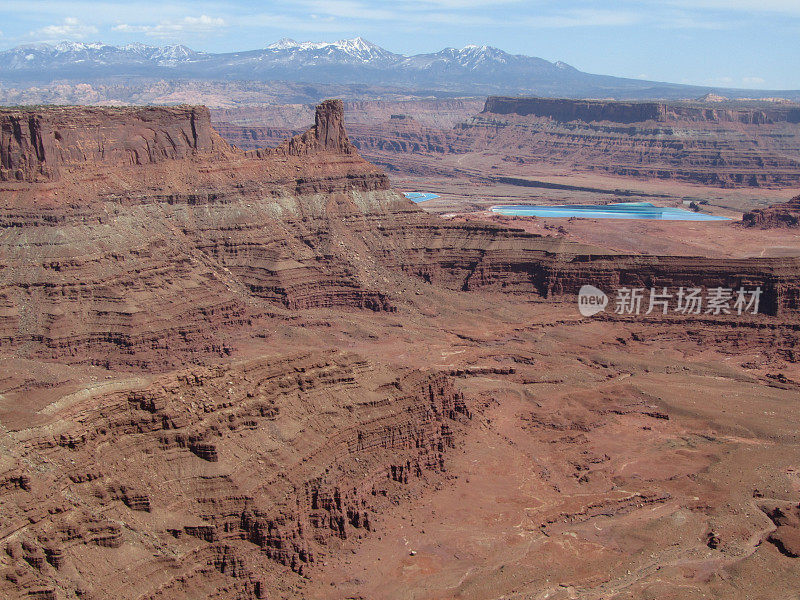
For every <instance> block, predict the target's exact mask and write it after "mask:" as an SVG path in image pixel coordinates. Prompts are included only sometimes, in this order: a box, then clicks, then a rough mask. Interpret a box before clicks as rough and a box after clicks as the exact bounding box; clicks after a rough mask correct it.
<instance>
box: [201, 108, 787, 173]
mask: <svg viewBox="0 0 800 600" xmlns="http://www.w3.org/2000/svg"><path fill="white" fill-rule="evenodd" d="M378 104H379V106H377V107H376V106H373V103H360V104H358V107H359V111H361V113H360V115H361V116H360V117H359V118H357V119H354V122H353V123H352V124H349V126H348V130H349V132H350V137H351V139H352V141H353V144H354V145H355V146H356V147H357V148H358V149H359V150H360V151H361V152H362V153H363V154H364V156H366V157H367V158H369V160H371V161H372V162H375V163H377V164H380V165H382V166H384V167H385V168H386V169H388V170H390V171H397V172H400V173H409V174H429V175H437V174H445V175H449V176H454V175H455V176H463V173H458V171H459V168H458V167H454V166H453V164H451V163H453V161H449V162H448V161H445V164H443V161H442V160H441V159H442V157H446V156H447V155H451V154H471V155H472V156H473V157H474V159H470V161H468V162H469V163H475V164H485V165H486V166H485V169H488V168H490V167H491V168H494V169H498V168H499V169H502V167H503V165H504V163H506V164H508V165H510V167H511V168H512V170H515V172H517V173H518V172H519V170H520V168H526V167H527V166H528V165H530V167H531V168H532V169H535V170H536V171H537V172H538V171H546V172H550V171H555V172H564V173H568V174H572V173H581V172H596V173H603V174H610V175H616V176H623V177H636V178H644V179H661V180H678V181H687V182H691V183H698V184H702V185H710V186H719V187H773V188H795V187H797V186H798V185H800V106H797V105H794V104H777V103H763V102H762V103H751V104H748V103H739V102H735V103H734V102H683V103H678V102H674V103H665V102H617V101H596V100H567V99H551V98H506V97H490V98H488V99H487V100H486V102H485V105H484V107H483V110H482V111H480V112H477V110H476V111H475V112H474V113H472V114H468V113H467V112H465V111H466V109H468V108H470V107H473V106H474V101H471V102H467V101H461V104H457V105H453V106H444V107H442V111H443V113H444V117H443V118H441V119H439V120H437V119H436V118H435V114H434V113H435V111H432V109H431V107H430V106H427V105H425V104H424V101H416V102H407V103H386V104H387V105H386V106H383V105H382V104H381V103H378ZM417 105H420V106H417ZM289 108H291V107H275V108H261V109H258V110H256V109H230V110H226V111H215V113H214V115H215V117H214V118H215V120H217V121H219V122H220V124H219V126H220V131H221V132H222V133H223V135H224V136H225V138H226V139H227V140H229V141H230V142H231V143H234V144H236V145H238V146H240V147H241V148H245V149H253V148H256V147H258V146H259V144H263V145H267V146H275V145H277V144H278V143H280V137H281V136H282V135H287V134H290V133H294V130H293V128H292V127H288V126H287V125H288V124H289V122H288V121H287V119H286V118H285V117H284V113H285V112H286V111H288V110H289ZM475 113H477V114H475ZM459 115H460V116H461V117H462V118H461V119H460V121H455V117H457V116H459ZM457 164H459V165H460V164H461V162H459V163H457ZM476 174H477V171H476Z"/></svg>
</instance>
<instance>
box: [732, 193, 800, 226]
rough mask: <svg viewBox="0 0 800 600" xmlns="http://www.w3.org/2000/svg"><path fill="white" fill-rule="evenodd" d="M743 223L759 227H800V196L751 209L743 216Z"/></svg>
mask: <svg viewBox="0 0 800 600" xmlns="http://www.w3.org/2000/svg"><path fill="white" fill-rule="evenodd" d="M742 225H744V226H745V227H755V228H758V229H774V228H781V227H791V228H794V227H800V196H796V197H794V198H792V199H791V200H789V201H788V202H782V203H780V204H773V205H772V206H769V207H767V208H757V209H755V210H751V211H750V212H748V213H745V214H744V215H743V216H742Z"/></svg>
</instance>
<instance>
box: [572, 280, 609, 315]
mask: <svg viewBox="0 0 800 600" xmlns="http://www.w3.org/2000/svg"><path fill="white" fill-rule="evenodd" d="M606 306H608V296H606V293H605V292H604V291H603V290H599V289H597V288H596V287H594V286H593V285H584V286H582V287H581V289H580V291H579V292H578V310H579V311H580V312H581V314H582V315H583V316H584V317H591V316H593V315H596V314H597V313H599V312H603V311H604V310H605V309H606Z"/></svg>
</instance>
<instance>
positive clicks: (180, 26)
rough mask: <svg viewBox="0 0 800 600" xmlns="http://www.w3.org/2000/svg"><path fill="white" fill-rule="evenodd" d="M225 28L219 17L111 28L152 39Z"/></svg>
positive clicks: (192, 18)
mask: <svg viewBox="0 0 800 600" xmlns="http://www.w3.org/2000/svg"><path fill="white" fill-rule="evenodd" d="M225 26H226V23H225V19H223V18H221V17H209V16H208V15H200V16H199V17H184V18H183V19H180V20H177V21H161V22H160V23H157V24H155V25H131V24H128V23H121V24H119V25H115V26H114V27H112V29H113V30H114V31H120V32H123V33H143V34H145V35H148V36H152V37H171V36H174V35H178V34H182V33H211V32H213V31H218V30H219V29H222V28H224V27H225Z"/></svg>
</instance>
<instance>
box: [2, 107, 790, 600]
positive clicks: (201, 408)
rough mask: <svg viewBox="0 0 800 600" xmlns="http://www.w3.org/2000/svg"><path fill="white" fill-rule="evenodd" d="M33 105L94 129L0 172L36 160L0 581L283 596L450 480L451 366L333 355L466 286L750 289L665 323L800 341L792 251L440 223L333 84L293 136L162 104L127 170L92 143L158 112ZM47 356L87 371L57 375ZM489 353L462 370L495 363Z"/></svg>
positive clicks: (12, 345)
mask: <svg viewBox="0 0 800 600" xmlns="http://www.w3.org/2000/svg"><path fill="white" fill-rule="evenodd" d="M50 110H51V109H47V110H45V111H44V112H42V113H39V112H38V111H39V109H31V110H30V111H28V112H27V113H24V114H23V121H24V122H31V121H33V122H35V121H36V120H37V119H44V120H46V118H54V116H53V115H61V118H62V119H63V121H64V123H73V122H77V120H78V119H79V118H85V119H89V121H88V122H87V123H85V131H82V132H79V131H77V130H76V132H75V133H74V135H73V134H70V135H73V137H72V138H71V139H75V140H88V139H90V136H91V135H99V136H101V138H102V139H100V140H99V142H97V143H96V144H94V146H92V145H91V144H89V145H87V144H88V142H82V144H84V145H85V147H86V150H85V151H82V152H81V153H79V154H70V155H67V154H63V155H62V154H58V153H56V154H55V156H60V157H61V158H59V159H58V160H55V159H53V161H52V162H48V160H47V159H48V158H49V157H50V156H53V155H50V154H48V152H49V150H48V151H45V152H44V153H41V152H39V150H37V143H32V144H28V145H27V146H26V145H24V144H23V143H21V141H20V140H23V139H26V138H24V136H22V135H20V136H16V134H14V135H12V138H13V139H14V140H17V142H19V143H17V142H15V143H17V145H16V146H14V148H15V150H14V152H15V153H16V154H14V156H16V157H18V158H15V159H14V160H15V161H16V162H15V163H14V164H16V165H19V164H23V163H24V164H27V165H34V167H31V170H29V171H27V173H29V175H30V176H28V175H25V176H23V177H22V178H17V177H16V176H14V177H13V178H12V179H11V180H8V181H3V182H0V352H2V355H3V359H4V361H8V364H9V365H10V366H9V368H8V370H7V371H4V372H3V374H2V381H3V385H4V388H3V397H2V401H3V406H2V409H3V417H4V418H3V424H2V427H0V447H1V448H2V449H3V452H2V453H0V539H1V540H2V542H3V543H2V546H0V595H2V596H4V597H5V596H10V597H15V596H20V597H33V598H42V599H48V600H49V599H54V598H63V597H66V598H70V597H80V598H98V599H102V598H109V599H110V598H115V599H116V598H130V599H131V600H133V598H136V599H140V598H149V599H152V600H156V599H164V600H167V599H169V600H173V599H177V600H180V599H183V598H186V599H187V600H188V599H190V598H192V599H194V598H205V597H209V598H212V597H237V598H242V599H243V600H250V599H253V598H265V597H273V598H274V597H298V596H302V592H299V591H298V589H299V587H298V586H300V585H301V583H302V582H303V577H305V576H306V575H309V574H310V573H313V569H314V568H315V566H316V565H318V564H320V563H321V562H324V561H325V560H326V557H329V556H332V555H336V554H341V553H343V549H345V548H349V547H348V546H346V544H347V543H349V541H351V540H354V539H358V538H359V537H360V536H366V535H371V534H372V532H374V531H375V530H376V529H378V532H377V535H380V530H379V523H380V518H379V515H381V514H382V511H385V510H387V509H391V507H393V506H395V505H396V504H397V503H400V502H401V501H403V500H404V499H408V498H410V497H412V496H413V494H414V493H415V491H414V490H415V489H416V486H417V485H420V486H421V485H422V484H425V485H427V486H429V487H433V486H435V485H436V484H437V483H438V482H441V481H443V480H444V479H445V478H446V477H447V476H448V474H447V472H446V470H447V452H448V450H449V449H452V448H453V447H457V446H458V444H459V439H460V434H462V433H464V432H466V431H469V430H470V427H471V425H470V422H471V402H472V401H471V400H469V399H466V398H465V397H464V395H463V393H462V392H461V391H460V390H458V389H456V387H455V386H454V383H453V381H452V380H451V377H450V375H448V374H445V373H443V372H442V371H446V373H450V372H451V371H450V367H436V368H433V369H431V370H424V371H423V370H419V369H414V368H410V367H391V366H387V365H386V364H379V363H377V362H373V361H370V360H367V359H365V358H363V357H362V356H361V355H359V354H358V353H349V352H348V353H345V352H339V351H326V350H325V349H324V348H326V347H329V346H330V345H334V344H342V343H343V342H342V340H346V342H345V343H347V344H352V345H353V346H358V344H361V343H362V340H364V339H373V338H377V337H378V336H377V334H376V333H375V331H380V330H379V329H376V330H370V329H369V328H368V327H369V326H370V325H371V324H372V323H373V322H377V321H380V322H381V323H382V325H383V326H384V327H386V328H389V327H391V328H392V329H393V330H396V331H398V332H403V333H402V335H406V334H408V333H410V332H411V331H412V329H413V327H415V326H416V327H420V330H421V331H423V332H427V331H429V330H428V329H426V328H427V327H434V326H436V324H435V323H433V322H428V321H425V319H426V318H428V314H429V311H439V310H441V311H442V314H443V315H446V317H447V318H450V317H452V315H453V314H454V313H456V312H457V311H460V310H461V309H460V306H459V305H458V299H461V298H463V297H465V295H467V294H469V295H470V296H468V297H470V298H475V304H473V305H472V306H473V307H480V308H483V307H485V305H486V304H487V303H491V302H492V300H493V299H494V300H496V299H497V298H498V297H499V294H505V295H506V297H509V296H512V295H516V296H518V297H519V299H520V301H521V303H522V304H524V305H529V304H531V303H565V304H566V303H568V304H569V305H570V306H571V307H572V308H573V309H574V302H575V294H576V292H577V290H578V289H579V288H580V286H581V285H583V284H586V283H588V284H593V285H596V286H598V287H601V288H604V289H606V290H607V291H612V289H613V288H614V287H616V286H622V285H626V286H635V287H643V288H650V287H661V286H666V287H670V288H675V287H678V286H684V287H702V288H705V289H708V288H711V287H716V286H724V287H730V288H734V289H736V288H738V287H740V286H743V287H745V288H748V289H752V288H754V287H756V286H760V287H761V288H762V290H763V296H762V301H761V308H762V314H760V315H745V316H743V317H741V318H740V317H738V316H736V315H731V316H726V315H719V316H716V315H712V316H707V315H701V316H698V317H697V318H693V319H691V320H690V319H688V318H678V319H675V320H673V321H672V322H671V324H672V325H673V326H674V328H669V326H667V327H665V328H664V329H663V330H660V331H662V333H663V332H666V333H665V335H672V332H675V331H677V332H679V334H680V335H687V336H694V338H696V339H698V340H700V341H702V340H722V341H724V342H726V343H727V342H730V343H732V344H746V343H750V342H751V341H752V340H756V342H755V343H757V344H759V345H760V346H764V347H768V348H770V351H771V352H775V353H780V354H781V356H786V357H787V360H792V361H797V360H800V356H797V354H796V347H797V344H798V335H797V331H798V329H800V327H798V318H799V317H800V259H796V258H781V259H777V258H775V259H766V258H765V259H748V260H723V259H707V258H700V257H690V258H679V257H665V256H641V255H633V254H627V255H626V254H616V253H612V252H608V251H603V250H602V249H599V248H593V247H588V246H583V245H580V244H575V243H570V242H567V241H564V240H563V239H557V238H551V237H544V236H538V235H532V234H528V233H525V232H522V231H519V230H513V229H508V228H503V227H498V226H494V225H490V224H478V223H458V222H453V221H447V220H444V219H440V218H438V217H435V216H432V215H429V214H427V213H425V212H424V211H422V210H421V209H419V207H418V206H416V205H415V204H413V203H412V202H410V201H408V200H406V199H405V198H404V197H403V196H402V195H400V194H398V193H396V192H395V191H393V190H391V189H390V188H389V185H388V180H387V178H386V175H385V174H384V173H383V172H381V171H380V170H379V169H377V168H376V167H375V166H373V165H371V164H369V163H367V162H366V161H364V160H363V159H362V158H361V156H360V155H359V153H358V152H357V150H356V148H355V146H354V145H353V144H352V143H351V142H350V141H349V137H348V134H347V132H346V131H345V129H344V126H343V114H342V112H343V105H342V104H341V103H340V102H337V101H331V102H325V103H323V104H321V105H320V106H319V107H318V109H317V113H316V119H315V124H314V126H313V127H312V128H311V129H309V130H307V131H306V132H304V133H301V134H298V135H296V136H294V137H292V138H291V139H289V140H286V141H284V142H283V143H282V144H280V145H279V146H278V147H277V148H273V149H261V150H249V151H244V150H241V149H237V148H233V147H230V146H228V145H227V144H224V143H222V142H219V141H218V139H217V137H216V133H215V132H214V131H213V130H208V131H207V133H198V126H197V125H195V134H192V133H191V132H192V126H191V123H192V118H191V115H192V114H195V115H202V114H203V111H202V109H188V108H187V109H176V112H168V115H169V116H168V117H165V122H164V125H163V129H162V128H161V126H160V125H159V124H158V122H153V123H150V125H148V129H147V130H148V131H150V132H151V133H149V134H147V135H148V136H150V137H149V138H147V139H153V140H171V141H170V142H159V144H157V145H153V144H150V145H147V144H146V145H145V146H144V147H146V148H149V149H151V150H152V149H155V148H159V150H158V151H155V150H153V152H151V153H149V154H147V156H148V159H147V160H139V161H135V160H130V159H131V156H132V155H131V154H130V153H125V152H122V153H120V152H116V151H115V150H113V149H111V146H110V144H113V145H114V146H115V147H116V146H117V145H118V144H117V141H118V140H121V139H128V138H127V137H126V136H129V135H133V136H134V137H133V138H132V139H136V140H138V139H139V137H136V136H137V135H138V134H135V135H134V134H132V133H126V132H134V131H138V130H139V128H141V127H144V125H143V124H142V123H143V122H144V121H143V119H144V117H143V116H142V114H151V113H147V110H149V109H147V110H144V109H142V110H144V113H142V112H140V109H119V110H117V109H111V110H110V111H109V115H112V116H114V118H115V119H118V120H117V121H115V123H116V124H115V125H114V126H113V127H112V126H109V127H105V126H102V127H101V126H100V125H103V124H104V123H106V122H107V119H106V117H103V116H102V111H101V112H100V113H97V115H99V116H97V121H96V125H97V126H95V125H92V123H93V122H92V121H91V120H90V117H91V115H92V114H95V113H94V112H92V111H89V112H86V111H85V110H84V109H81V108H74V109H69V108H60V109H52V110H53V111H56V112H52V113H51V112H49V111H50ZM71 111H72V112H74V113H75V116H74V118H73V117H71V116H70V115H71ZM179 114H183V115H184V117H183V118H181V119H178V118H177V115H179ZM120 115H121V116H120ZM186 115H189V120H188V127H189V128H188V129H186V127H187V121H186V119H185V117H186ZM173 116H174V117H175V119H177V120H173ZM108 119H111V117H108ZM111 120H112V121H113V120H114V119H111ZM396 121H398V122H403V126H411V125H410V124H409V123H408V122H407V121H409V120H407V119H396ZM202 129H203V128H202V127H199V130H202ZM61 130H62V128H61V125H60V124H59V123H56V122H55V121H53V131H54V132H55V131H59V132H60V131H61ZM181 131H182V132H184V133H185V134H186V135H185V137H181V136H180V135H178V133H177V132H181ZM92 132H94V133H92ZM37 135H38V134H37ZM106 135H108V136H111V137H110V138H109V139H108V140H106V139H105V138H103V136H106ZM181 135H183V134H181ZM30 139H33V140H36V139H42V140H44V139H49V138H47V136H44V137H42V136H39V137H36V136H33V137H32V138H30ZM52 139H53V140H55V139H56V138H55V135H54V134H53V138H52ZM62 139H64V135H62ZM181 139H182V140H183V143H179V140H181ZM173 142H174V143H173ZM131 143H133V142H131ZM136 143H139V142H136ZM142 143H143V142H142ZM41 145H44V143H43V142H42V144H41ZM4 147H8V146H7V145H6V146H4ZM90 147H97V148H101V149H102V148H108V150H107V151H102V152H101V151H98V152H97V153H92V152H89V150H88V148H90ZM11 154H12V153H9V154H8V156H11ZM41 156H44V160H40V157H41ZM36 161H38V162H36ZM105 161H109V162H105ZM43 165H44V166H43ZM50 165H57V166H58V167H59V168H58V172H57V173H56V174H53V173H50V174H47V173H44V172H43V171H46V170H47V168H49V167H50ZM45 167H47V168H45ZM26 177H27V179H29V180H26ZM480 294H485V295H483V296H481V295H480ZM442 298H445V299H446V300H455V302H453V303H452V305H449V304H448V305H446V303H445V301H443V300H442ZM421 306H422V308H420V307H421ZM557 308H560V307H557ZM448 311H449V312H448ZM475 311H476V312H475V313H474V314H479V310H478V309H475ZM609 312H610V311H609ZM554 314H555V313H554ZM560 314H562V315H563V314H566V313H565V312H564V311H561V312H560ZM570 314H574V310H573V311H572V312H571V313H570ZM365 315H367V316H368V317H369V318H365ZM464 318H465V319H467V320H474V319H475V317H474V315H473V314H472V313H468V314H467V315H466V316H464ZM548 318H549V316H548ZM576 318H577V317H576ZM599 318H608V319H613V318H615V317H614V316H613V315H611V314H608V315H606V316H605V317H599ZM444 319H445V318H444V317H443V320H444ZM665 320H667V319H662V318H661V317H660V316H659V317H655V318H654V319H653V321H652V323H653V324H654V327H653V330H654V331H655V330H657V328H658V327H659V326H660V325H663V324H664V323H663V321H665ZM690 322H691V325H687V324H688V323H690ZM312 323H316V325H313V324H312ZM365 323H366V324H367V326H365V325H364V324H365ZM407 323H410V324H411V325H410V326H409V328H408V329H407V330H404V327H405V326H406V324H407ZM649 323H650V322H645V321H644V317H643V322H642V323H641V325H640V326H641V327H642V328H646V327H648V326H649ZM420 324H422V325H420ZM540 325H541V327H542V330H543V331H544V330H545V329H544V328H546V327H548V326H549V325H550V323H549V322H546V323H543V324H540ZM668 325H669V324H668ZM362 327H364V330H362ZM479 327H480V324H479V325H478V328H479ZM514 327H518V324H515V325H514ZM309 330H310V331H309ZM327 330H330V333H325V331H327ZM420 330H418V334H419V331H420ZM518 333H519V330H518V329H514V330H512V329H509V330H508V331H507V332H504V333H503V335H504V336H506V335H508V336H513V337H515V338H516V337H517V336H518ZM398 335H401V334H398ZM446 335H447V336H448V337H450V336H453V337H455V336H454V335H453V333H452V332H451V331H450V329H449V328H448V330H447V332H446ZM615 335H616V334H615ZM675 335H678V334H675ZM694 338H693V339H694ZM408 339H409V340H413V338H408ZM520 339H523V338H520ZM541 339H543V340H546V339H547V334H546V333H542V338H541ZM374 343H383V340H378V341H376V342H374ZM407 343H409V344H411V343H413V342H412V341H408V342H407ZM525 343H528V342H527V341H525ZM590 344H592V345H593V344H594V340H591V341H590ZM256 345H257V348H258V353H257V354H256V357H254V356H253V354H250V355H248V354H247V352H248V350H251V351H252V348H253V347H256ZM312 345H313V348H314V351H298V350H297V347H303V348H308V347H311V346H312ZM442 347H443V348H444V347H446V345H445V346H442ZM448 347H449V346H448ZM383 351H384V352H386V353H387V354H389V355H390V356H391V353H393V352H395V351H396V346H393V345H391V343H389V344H387V346H386V348H384V349H383ZM436 352H439V350H438V349H437V350H436ZM254 354H255V353H254ZM432 356H433V355H432ZM440 356H442V357H444V356H445V354H444V352H442V353H441V355H440ZM481 356H483V355H481ZM542 357H546V352H543V354H542ZM521 360H528V359H521ZM530 360H533V359H530ZM536 360H537V361H538V360H539V358H538V357H537V358H536ZM388 362H391V363H392V364H394V362H393V358H390V360H389V361H388ZM430 364H437V365H438V364H439V363H430ZM525 364H529V365H530V364H532V363H531V362H528V363H525ZM20 365H21V366H20ZM426 368H427V367H426ZM536 368H537V369H538V368H540V367H539V366H538V363H537V366H536ZM59 369H60V370H61V372H62V373H72V372H74V371H81V370H85V371H81V372H82V373H89V374H90V376H88V375H87V379H86V381H88V382H89V383H88V384H87V385H81V386H73V384H72V383H71V382H70V383H69V386H68V391H66V392H65V389H67V388H65V387H63V386H62V387H61V388H60V390H56V389H55V383H52V381H53V379H51V378H50V375H51V374H52V373H53V372H56V371H58V370H59ZM488 369H489V370H487V371H483V370H481V369H477V370H473V371H470V370H466V371H463V372H462V374H463V373H474V374H475V375H481V374H505V375H509V374H513V371H514V368H513V367H510V366H509V365H508V364H505V365H499V370H497V369H498V366H495V365H492V366H490V367H488ZM73 370H74V371H73ZM31 372H33V375H30V373H31ZM452 372H453V373H456V374H457V373H458V371H457V370H455V371H452ZM110 373H115V374H117V375H118V377H117V378H116V379H113V380H105V379H103V377H104V376H105V375H107V374H110ZM55 379H57V378H55ZM67 379H68V377H67ZM51 386H52V387H51ZM34 391H35V393H33V392H34ZM17 401H19V402H17ZM537 531H538V530H537ZM537 535H538V533H537ZM400 552H403V553H407V552H408V550H407V549H406V548H405V547H403V548H401V549H400Z"/></svg>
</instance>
